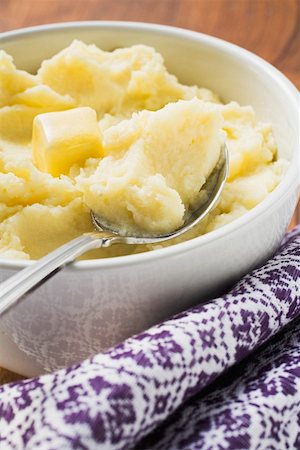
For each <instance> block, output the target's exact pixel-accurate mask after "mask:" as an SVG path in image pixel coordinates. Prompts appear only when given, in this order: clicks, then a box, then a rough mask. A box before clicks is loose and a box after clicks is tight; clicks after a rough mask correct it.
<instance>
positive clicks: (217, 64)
mask: <svg viewBox="0 0 300 450" xmlns="http://www.w3.org/2000/svg"><path fill="white" fill-rule="evenodd" d="M76 38H77V39H81V40H83V41H84V42H86V43H94V44H96V45H98V46H99V47H100V48H102V49H104V50H112V49H114V48H116V47H125V46H130V45H133V44H147V45H151V46H153V47H155V48H156V49H157V50H158V51H159V52H160V53H162V55H163V56H164V58H165V62H166V65H167V67H168V69H169V70H170V71H171V72H172V73H174V74H176V75H177V76H178V78H179V79H180V81H181V82H183V83H187V84H198V85H199V86H203V87H207V88H209V89H212V90H213V91H215V92H216V93H218V94H219V95H220V96H221V98H222V99H223V100H224V101H225V102H228V101H230V100H237V101H238V102H239V103H241V104H243V105H247V104H248V105H252V106H253V107H254V108H255V110H256V112H257V115H258V118H259V119H260V120H264V121H268V122H271V123H272V124H273V127H274V133H275V138H276V141H277V143H278V147H279V155H280V156H282V157H285V158H288V159H291V158H292V155H293V149H294V148H295V147H296V144H297V142H298V141H299V131H298V127H297V121H296V120H295V114H297V111H295V109H293V108H291V105H290V98H291V99H292V97H294V98H293V100H294V99H295V92H294V91H293V86H292V85H290V86H289V85H288V83H287V80H286V79H285V77H284V76H282V75H281V74H280V73H279V72H277V71H275V70H274V68H273V67H271V66H270V65H268V64H267V63H265V62H264V61H263V60H261V59H259V58H257V57H256V56H254V55H252V54H251V53H249V52H246V51H244V50H242V49H240V48H239V47H237V46H234V45H231V44H228V43H226V42H225V41H221V40H219V39H216V38H212V37H210V36H205V35H201V34H199V33H193V32H190V31H187V30H180V29H175V28H170V27H163V26H158V25H146V24H138V23H122V22H119V23H118V22H110V23H107V22H97V23H95V22H89V23H84V22H81V23H73V24H72V23H69V24H58V25H54V26H53V25H52V26H43V27H35V28H33V29H28V30H20V31H18V32H15V33H14V32H12V33H5V34H3V35H2V36H0V46H1V48H2V49H4V50H6V51H7V52H8V53H10V54H12V55H13V57H14V59H15V63H16V64H17V66H18V67H19V68H23V69H26V70H29V71H31V72H34V71H36V69H37V68H38V67H39V65H40V63H41V61H42V60H43V59H45V58H48V57H50V56H52V55H53V54H55V53H56V52H58V51H59V50H61V49H62V48H64V47H65V46H67V45H69V44H70V43H71V41H72V40H73V39H76ZM294 103H295V102H294ZM298 114H299V112H298Z"/></svg>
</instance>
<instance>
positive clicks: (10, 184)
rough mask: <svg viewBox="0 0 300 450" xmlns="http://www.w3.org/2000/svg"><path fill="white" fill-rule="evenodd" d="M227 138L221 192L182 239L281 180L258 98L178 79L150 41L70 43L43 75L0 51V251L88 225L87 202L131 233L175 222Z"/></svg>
mask: <svg viewBox="0 0 300 450" xmlns="http://www.w3.org/2000/svg"><path fill="white" fill-rule="evenodd" d="M56 114H57V115H56ZM61 118H64V119H61ZM68 121H69V122H68ZM68 123H70V126H69V127H68V125H67V124H68ZM33 124H34V125H33ZM33 128H34V133H33ZM32 135H33V139H32ZM82 137H83V138H84V139H82ZM225 141H226V145H227V147H228V150H229V155H230V161H229V164H230V173H229V177H228V180H227V183H226V186H225V189H224V192H223V194H222V196H221V200H220V202H219V204H218V206H217V208H215V210H214V211H213V212H212V213H211V214H210V215H209V217H208V218H207V219H206V220H205V221H204V222H203V223H201V224H200V225H199V226H198V227H197V228H195V229H194V230H192V231H191V232H189V233H188V234H186V235H185V236H184V237H183V238H180V240H183V239H190V238H193V237H195V236H197V235H200V234H203V233H206V232H209V231H211V230H214V229H216V228H219V227H221V226H223V225H224V224H226V223H228V222H231V221H232V220H234V219H235V218H237V217H240V216H241V215H243V214H245V213H246V212H247V211H248V210H250V209H251V208H253V207H255V206H256V205H257V204H258V203H260V202H261V201H262V200H263V199H264V198H265V197H266V196H267V195H268V194H269V193H270V192H271V191H272V190H274V189H275V187H276V186H277V185H278V183H279V182H280V180H281V178H282V175H283V173H284V171H285V169H286V166H287V164H288V163H287V162H286V161H284V160H278V159H277V149H276V144H275V142H274V138H273V134H272V129H271V126H270V125H269V124H264V123H260V122H258V121H257V119H256V117H255V113H254V111H253V109H252V108H251V107H250V106H240V105H239V104H238V103H236V102H231V103H229V104H222V103H221V101H220V100H219V99H218V97H217V96H216V95H215V94H214V93H212V92H211V91H209V90H207V89H204V88H199V87H197V86H184V85H182V84H180V83H179V81H178V80H177V79H176V77H175V76H174V75H172V74H170V73H168V71H167V69H166V68H165V66H164V62H163V59H162V56H161V55H160V54H159V53H157V52H156V51H155V50H154V49H153V48H151V47H147V46H144V45H135V46H132V47H130V48H124V49H117V50H115V51H112V52H105V51H102V50H100V49H99V48H97V47H96V46H94V45H85V44H84V43H82V42H80V41H74V42H73V43H72V44H71V45H70V46H69V47H68V48H66V49H64V50H62V51H61V52H60V53H58V54H57V55H55V56H53V58H51V59H49V60H46V61H44V62H43V63H42V65H41V67H40V69H39V70H38V72H37V74H35V75H32V74H29V73H27V72H25V71H22V70H18V69H17V68H16V67H15V65H14V63H13V60H12V58H11V57H10V56H9V55H7V54H6V53H5V52H3V51H0V258H1V257H2V258H23V259H28V258H34V259H35V258H39V257H41V256H43V255H44V254H46V253H47V252H49V251H51V250H52V249H54V248H55V247H57V246H59V245H61V244H63V243H64V242H66V241H68V240H70V239H72V238H74V237H76V236H78V235H80V234H82V233H83V232H86V231H90V230H92V225H91V221H90V217H89V211H90V209H93V210H95V212H97V213H98V214H100V215H102V216H103V217H105V218H106V219H107V220H109V221H112V222H118V223H121V224H122V227H123V228H124V229H125V230H129V231H136V230H142V231H143V232H145V233H160V232H166V231H170V230H173V229H175V228H177V227H179V226H180V225H181V224H182V222H183V216H184V212H185V210H186V209H187V208H189V207H190V206H193V204H194V203H195V202H196V201H197V197H198V193H199V190H200V189H201V187H202V186H203V184H204V183H205V180H206V179H207V177H208V176H209V175H210V173H211V172H212V170H213V168H214V166H215V165H216V162H217V160H218V158H219V154H220V147H221V145H222V143H223V142H225ZM172 242H173V243H174V241H172ZM175 242H178V239H176V241H175ZM166 245H171V243H166ZM157 247H158V246H147V247H145V246H144V247H132V246H121V245H119V246H113V247H111V248H109V249H102V250H99V251H97V252H94V253H91V254H90V255H89V257H106V256H117V255H123V254H127V253H136V252H140V251H145V250H151V249H153V248H157Z"/></svg>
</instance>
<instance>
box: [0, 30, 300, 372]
mask: <svg viewBox="0 0 300 450" xmlns="http://www.w3.org/2000/svg"><path fill="white" fill-rule="evenodd" d="M74 38H79V39H82V40H83V41H85V42H86V43H95V44H97V45H98V46H100V47H101V48H103V49H106V50H110V49H113V48H115V47H120V46H128V45H132V44H136V43H143V44H149V45H152V46H154V47H155V48H156V49H157V50H158V51H159V52H161V53H162V54H163V56H164V58H165V61H166V64H167V67H168V68H169V70H170V71H171V72H173V73H175V74H176V75H177V76H178V77H179V79H180V80H181V81H182V82H184V83H190V84H193V83H196V84H198V85H200V86H204V87H208V88H210V89H212V90H213V91H215V92H217V93H219V94H220V95H221V97H222V99H223V100H224V101H229V100H237V101H238V102H240V103H241V104H250V105H253V106H254V108H255V110H256V112H257V114H258V116H259V118H261V119H263V120H265V121H268V122H271V123H272V124H273V126H274V131H275V137H276V140H277V143H278V145H279V155H280V156H283V157H285V158H287V159H289V160H290V161H291V164H290V168H289V170H288V172H287V174H286V175H285V176H284V179H283V180H282V182H281V184H280V185H279V186H278V187H277V188H276V189H275V191H274V192H273V193H272V194H270V195H269V196H268V198H267V199H266V200H265V201H263V202H262V203H261V204H260V205H258V206H257V207H256V208H254V209H253V210H252V211H250V212H249V213H247V214H246V215H245V216H243V217H241V218H240V219H237V220H236V221H235V222H233V223H231V224H228V225H226V226H224V227H223V228H221V229H219V230H216V231H213V232H211V233H209V234H207V235H205V236H200V237H198V238H196V239H193V240H191V241H188V242H184V243H181V244H177V245H174V246H172V247H169V248H165V249H162V250H157V251H153V252H149V253H143V254H138V255H132V256H123V257H118V258H111V259H105V260H93V261H82V262H78V263H76V264H74V265H72V266H71V267H68V268H67V269H65V270H64V271H63V272H61V273H60V274H58V275H56V276H55V277H54V278H52V279H51V280H50V281H48V282H47V283H46V284H45V285H44V286H43V287H41V288H40V289H38V290H36V291H35V292H34V293H32V294H30V295H29V296H28V297H27V298H26V300H25V301H23V302H21V303H20V304H19V305H18V306H17V307H15V308H14V309H13V310H12V311H11V312H9V313H7V314H6V315H5V316H4V317H3V318H1V320H0V333H1V340H0V366H3V367H7V368H9V369H12V370H15V371H17V372H19V373H22V374H25V375H35V374H37V373H41V372H43V371H47V370H53V369H56V368H59V367H63V366H66V365H69V364H71V363H73V362H76V361H79V360H81V359H82V358H85V357H87V356H89V355H91V354H93V353H95V352H98V351H100V350H102V349H104V348H106V347H108V346H111V345H113V344H115V343H116V342H118V341H121V340H122V339H124V338H126V337H128V336H130V335H132V334H133V333H136V332H138V331H140V330H142V329H144V328H146V327H148V326H150V325H152V324H154V323H155V322H158V321H159V320H162V319H163V318H165V317H167V316H169V315H171V314H173V313H175V312H177V311H179V310H182V309H184V308H187V307H189V306H191V305H193V304H195V303H197V302H199V301H200V300H203V299H206V298H208V297H209V296H211V295H215V294H216V293H218V292H220V291H222V289H224V288H225V287H226V286H229V285H230V284H231V283H232V282H233V281H235V280H236V279H238V278H239V277H241V276H242V275H243V274H245V273H246V272H247V271H249V270H250V269H251V268H253V267H254V266H257V265H258V264H260V263H262V262H263V261H264V260H266V258H268V257H269V256H270V255H271V254H272V253H273V252H274V251H275V249H276V248H277V246H278V244H279V242H280V240H281V238H282V236H283V234H284V232H285V230H286V228H287V226H288V224H289V222H290V219H291V217H292V214H293V211H294V208H295V205H296V201H297V190H298V186H299V154H300V148H299V94H298V91H297V90H296V88H295V87H294V86H293V85H292V84H291V83H290V82H289V81H288V80H287V78H285V77H284V76H283V75H282V74H281V73H280V72H278V70H276V69H275V68H274V67H272V66H271V65H270V64H268V63H267V62H265V61H263V60H262V59H260V58H259V57H257V56H255V55H253V54H252V53H249V52H248V51H246V50H243V49H242V48H239V47H237V46H235V45H232V44H229V43H227V42H225V41H222V40H219V39H216V38H214V37H211V36H205V35H202V34H199V33H195V32H192V31H187V30H183V29H178V28H171V27H165V26H160V25H149V24H141V23H127V22H81V23H67V24H57V25H46V26H40V27H34V28H28V29H23V30H17V31H12V32H8V33H3V34H2V35H0V47H1V48H2V49H4V50H6V51H7V52H9V53H10V54H12V55H13V56H14V58H15V62H16V63H17V65H18V67H20V68H24V69H26V70H35V69H36V68H37V67H38V65H39V64H40V62H41V61H42V60H43V59H45V58H47V57H50V56H51V55H53V54H54V53H55V52H57V51H59V50H60V49H62V48H63V47H65V46H67V45H68V44H69V43H70V42H71V41H72V39H74ZM33 239H34V237H33ZM28 264H30V262H20V261H5V260H1V261H0V279H1V280H4V279H6V278H7V277H8V276H10V275H12V274H13V273H14V272H16V271H17V270H19V269H21V268H23V267H25V266H26V265H28Z"/></svg>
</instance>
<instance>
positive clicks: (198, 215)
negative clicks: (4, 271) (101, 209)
mask: <svg viewBox="0 0 300 450" xmlns="http://www.w3.org/2000/svg"><path fill="white" fill-rule="evenodd" d="M227 174H228V151H227V148H226V146H225V144H224V145H223V146H222V148H221V152H220V157H219V160H218V163H217V165H216V167H215V169H214V170H213V172H212V173H211V175H210V176H209V177H208V179H207V180H206V182H205V184H204V186H202V188H201V191H200V192H204V191H205V192H206V193H207V195H204V196H202V199H201V200H200V201H199V203H198V205H197V206H196V208H194V209H193V210H191V211H188V213H187V214H186V217H185V221H184V224H183V225H182V227H180V228H178V229H177V230H175V231H173V232H171V233H167V234H161V235H157V236H154V235H148V236H129V235H128V236H127V235H121V234H120V232H118V230H117V226H116V225H114V224H108V223H107V222H105V220H103V219H102V218H101V217H98V216H97V215H96V214H95V213H93V212H91V218H92V222H93V224H94V227H95V230H96V231H94V232H92V233H85V234H84V235H82V236H80V237H78V238H76V239H73V240H72V241H70V242H68V243H67V244H65V245H62V246H61V247H59V248H57V249H56V250H54V251H53V252H51V253H49V254H48V255H46V256H44V257H43V258H41V259H40V260H38V261H37V262H35V263H34V264H32V265H30V266H29V267H26V268H25V269H23V270H21V271H20V272H18V273H16V274H15V275H13V276H12V277H11V278H9V279H8V280H6V281H4V282H3V283H1V284H0V315H1V314H3V313H4V312H5V311H7V310H8V309H9V308H11V307H12V306H13V305H15V304H16V303H17V302H18V300H20V299H21V297H23V296H24V295H25V294H27V293H28V292H29V291H31V290H33V289H35V288H36V287H38V286H40V285H41V284H42V283H44V282H45V281H46V280H47V279H49V278H50V277H51V276H52V275H54V274H55V273H57V272H58V271H59V270H61V269H62V268H63V267H64V266H66V265H67V264H69V263H71V262H73V261H74V259H75V258H77V257H78V256H81V255H82V254H84V253H85V252H87V251H89V250H92V249H96V248H100V247H109V246H110V245H112V244H135V245H137V244H157V243H161V242H164V241H167V240H169V239H173V238H175V237H178V236H181V235H182V234H183V233H186V232H187V231H189V230H191V229H192V228H193V227H194V226H195V225H197V224H198V223H199V222H201V221H202V220H203V219H204V217H206V216H207V214H208V213H209V212H210V211H211V210H212V209H213V207H214V206H215V205H216V203H217V201H218V199H219V197H220V194H221V192H222V190H223V188H224V184H225V181H226V177H227ZM200 198H201V196H200Z"/></svg>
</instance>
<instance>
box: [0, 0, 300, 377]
mask: <svg viewBox="0 0 300 450" xmlns="http://www.w3.org/2000/svg"><path fill="white" fill-rule="evenodd" d="M73 20H132V21H141V22H154V23H161V24H166V25H174V26H178V27H184V28H190V29H192V30H195V31H201V32H202V33H207V34H211V35H213V36H217V37H220V38H222V39H226V40H228V41H230V42H233V43H235V44H238V45H240V46H242V47H245V48H247V49H248V50H251V51H252V52H254V53H256V54H258V55H260V56H261V57H263V58H265V59H266V60H267V61H269V62H270V63H272V64H273V65H274V66H276V67H277V68H278V69H279V70H281V71H282V72H283V73H284V74H285V75H286V76H287V77H288V78H290V80H291V81H292V82H293V83H295V85H296V86H297V87H298V89H300V0H0V32H2V31H7V30H12V29H15V28H20V27H27V26H31V25H39V24H44V23H53V22H66V21H73ZM296 223H300V204H299V205H298V208H297V211H296V213H295V215H294V218H293V221H292V224H291V226H292V225H294V224H296ZM1 373H2V380H3V381H7V380H9V379H11V378H10V377H11V375H10V374H7V373H5V372H4V371H3V372H0V379H1Z"/></svg>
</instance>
